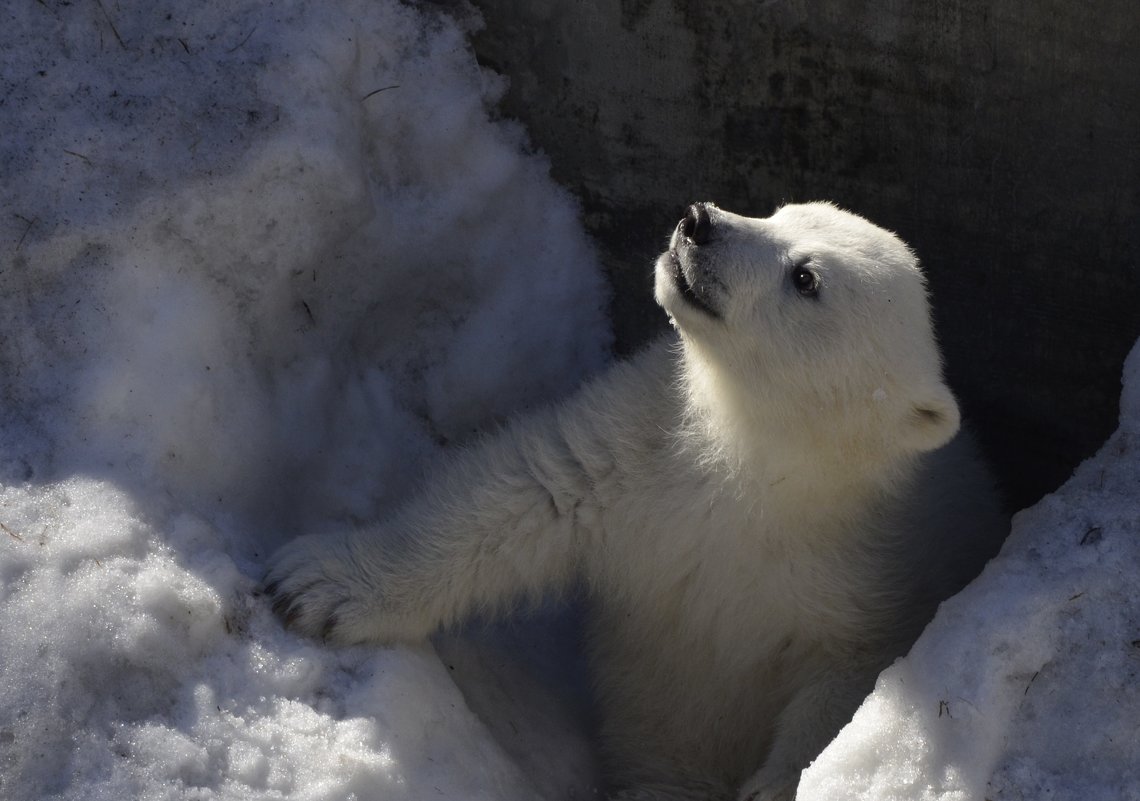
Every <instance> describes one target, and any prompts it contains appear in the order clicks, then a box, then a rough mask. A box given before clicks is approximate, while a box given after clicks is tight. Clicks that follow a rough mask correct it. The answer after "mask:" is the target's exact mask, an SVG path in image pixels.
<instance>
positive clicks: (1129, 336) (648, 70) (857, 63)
mask: <svg viewBox="0 0 1140 801" xmlns="http://www.w3.org/2000/svg"><path fill="white" fill-rule="evenodd" d="M475 4H476V5H477V6H478V7H479V9H480V11H481V12H482V14H483V17H484V19H485V21H486V27H485V28H484V30H483V31H482V32H481V33H479V34H478V35H477V36H476V37H475V48H476V52H477V53H478V55H479V57H480V59H481V60H482V61H483V63H485V64H487V65H488V66H490V67H492V68H494V69H495V70H497V71H498V72H500V73H502V74H504V75H506V76H508V77H509V78H510V80H511V88H510V90H509V92H508V94H507V96H506V98H505V100H504V104H503V113H504V114H505V115H506V116H510V117H516V118H518V119H520V120H522V121H523V122H524V123H525V124H526V126H527V127H528V129H529V130H530V133H531V136H532V139H533V141H534V142H535V144H536V145H537V146H538V147H540V148H541V149H543V150H545V151H546V152H547V153H548V154H549V156H550V158H551V161H552V163H553V170H554V175H555V177H556V178H557V179H558V180H559V181H560V182H561V183H562V184H563V185H565V186H567V187H569V188H570V189H571V190H572V191H574V192H575V193H576V194H577V195H578V196H579V197H580V198H581V200H582V204H583V209H584V213H585V219H586V223H587V226H588V227H589V229H590V230H591V231H592V233H593V234H594V235H595V237H596V238H597V240H598V241H599V243H600V244H601V246H602V248H603V256H604V258H605V261H606V264H607V268H608V270H609V272H610V276H611V278H612V281H613V285H614V287H615V300H614V321H615V329H616V331H615V332H616V335H617V338H618V347H619V350H620V351H621V352H629V351H631V350H634V349H636V348H637V347H638V346H639V345H641V344H642V343H644V342H645V341H646V339H648V338H649V337H651V336H653V335H654V334H655V333H657V332H658V331H660V330H662V329H663V327H664V325H665V320H664V317H663V315H661V313H660V312H659V311H658V310H657V309H656V308H655V306H654V305H653V302H652V297H651V289H650V287H651V281H650V272H651V265H652V259H653V257H654V256H655V254H656V253H657V252H658V251H659V250H660V249H661V247H662V245H663V243H664V242H665V239H666V236H667V234H668V233H669V231H670V230H671V228H672V226H673V224H674V223H675V221H676V219H677V218H678V217H679V215H680V213H681V210H682V209H683V207H684V206H685V205H686V204H687V203H689V202H691V201H693V200H706V199H707V200H712V201H714V202H716V203H717V204H719V205H721V206H724V207H725V208H728V209H731V210H733V211H737V212H741V213H746V214H754V215H767V214H768V213H770V212H771V211H772V210H773V208H774V207H775V206H776V205H777V204H779V203H782V202H793V201H801V200H810V199H830V200H834V201H835V202H837V203H839V204H840V205H842V206H844V207H847V208H850V209H851V210H853V211H856V212H859V213H861V214H863V215H865V216H867V217H869V218H870V219H872V220H873V221H875V222H877V223H879V224H881V225H883V226H885V227H887V228H891V229H893V230H895V231H897V232H898V233H899V234H900V235H901V236H902V237H903V238H904V239H906V240H907V241H908V242H910V243H911V244H912V246H913V247H914V248H915V249H916V250H917V251H918V254H919V256H920V258H921V259H922V261H923V263H924V264H925V266H926V269H927V273H928V275H929V277H930V284H931V288H932V290H933V293H934V304H935V309H936V315H937V320H938V330H939V334H940V338H941V340H942V343H943V347H944V350H945V353H946V358H947V369H948V373H949V376H950V379H951V382H952V384H953V386H954V387H955V389H956V391H957V392H958V394H959V396H960V398H961V399H962V401H963V405H964V407H965V410H966V413H967V416H968V418H969V419H970V420H971V421H972V424H973V427H974V428H975V430H976V431H977V432H978V433H979V434H980V436H981V439H982V441H983V444H984V446H985V447H986V450H987V452H988V453H989V454H990V457H991V459H992V460H993V461H994V463H995V464H996V465H997V467H998V469H999V471H1000V473H1001V476H1002V479H1003V483H1004V484H1005V487H1006V490H1007V495H1008V496H1009V500H1010V502H1011V504H1012V505H1014V506H1021V505H1024V504H1026V503H1029V502H1031V501H1033V500H1034V499H1035V498H1036V497H1037V496H1039V495H1040V494H1041V493H1043V492H1045V491H1047V490H1049V489H1051V488H1053V487H1055V486H1056V485H1057V484H1058V483H1059V482H1060V481H1061V480H1063V478H1064V477H1065V476H1066V475H1068V473H1069V472H1070V471H1071V469H1072V468H1073V466H1074V465H1075V463H1076V462H1077V461H1078V460H1079V459H1080V458H1081V457H1083V456H1085V455H1088V454H1089V453H1091V452H1092V451H1093V450H1094V449H1095V448H1096V446H1098V445H1099V444H1100V443H1101V441H1102V440H1103V439H1104V438H1105V436H1107V434H1108V433H1110V432H1111V431H1112V430H1113V429H1114V428H1115V422H1116V404H1117V399H1118V395H1119V391H1120V384H1119V378H1120V368H1121V364H1122V362H1123V358H1124V356H1125V355H1126V354H1127V352H1128V349H1129V347H1130V346H1131V344H1132V343H1133V342H1134V341H1135V340H1136V338H1137V336H1138V335H1140V264H1138V260H1140V255H1138V252H1140V248H1138V245H1140V3H1137V2H1135V0H1103V1H1102V2H1100V3H1096V4H1088V3H1083V2H1076V0H1056V1H1055V2H1044V1H1043V0H1036V2H1034V1H1033V0H1031V2H1013V1H1012V0H998V2H982V1H981V0H959V1H958V2H943V1H941V0H931V1H930V2H922V3H916V2H903V0H886V1H885V2H876V3H872V2H860V1H859V0H817V1H815V2H808V0H788V1H787V2H782V1H781V0H770V1H769V2H764V1H763V0H753V1H751V2H749V1H748V0H623V1H622V2H619V1H618V0H475Z"/></svg>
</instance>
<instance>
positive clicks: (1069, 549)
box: [797, 343, 1140, 801]
mask: <svg viewBox="0 0 1140 801" xmlns="http://www.w3.org/2000/svg"><path fill="white" fill-rule="evenodd" d="M1120 407H1121V408H1120V428H1119V430H1118V431H1117V432H1116V433H1115V434H1114V435H1113V436H1112V437H1111V438H1110V439H1109V440H1108V442H1107V443H1105V445H1104V446H1103V447H1102V448H1101V450H1100V452H1099V453H1097V455H1096V456H1095V457H1093V458H1091V459H1089V460H1088V461H1086V462H1085V463H1084V464H1082V465H1081V466H1080V468H1078V470H1077V471H1076V473H1075V474H1074V475H1073V477H1072V478H1071V479H1070V480H1069V481H1068V482H1067V483H1066V484H1065V485H1064V486H1063V487H1061V488H1060V489H1059V490H1058V491H1057V492H1056V493H1054V494H1052V495H1049V496H1047V497H1046V498H1044V499H1043V500H1042V501H1041V502H1040V503H1038V504H1037V505H1036V506H1034V507H1033V508H1031V509H1028V510H1026V511H1024V512H1022V513H1020V514H1019V515H1017V517H1016V518H1015V519H1014V525H1013V531H1012V534H1011V535H1010V538H1009V540H1008V541H1007V542H1006V544H1005V547H1004V549H1003V550H1002V552H1001V554H1000V556H998V558H997V559H995V560H994V561H993V562H992V563H991V564H990V565H989V566H988V567H987V568H986V570H985V571H984V573H983V574H982V576H981V577H980V578H979V579H978V580H976V581H975V582H974V583H973V584H971V585H970V586H969V587H967V588H966V590H965V591H964V592H962V593H961V594H959V595H958V596H956V597H954V598H952V599H951V600H949V601H947V602H946V603H945V604H943V605H942V608H941V609H940V610H939V612H938V615H937V617H936V618H935V620H934V622H933V623H932V624H931V625H930V627H929V628H928V629H927V630H926V632H925V633H924V634H923V635H922V637H921V638H920V639H919V640H918V642H917V643H916V645H915V646H914V648H913V650H912V651H911V653H910V654H909V655H908V656H907V657H906V658H905V659H902V660H900V661H899V662H898V663H896V664H895V665H894V666H893V667H891V668H890V669H889V670H887V671H885V672H884V673H883V675H882V676H881V677H880V678H879V682H878V686H877V687H876V689H875V692H874V694H872V695H871V696H870V698H868V699H867V701H866V702H865V703H864V704H863V706H862V708H861V709H860V710H859V712H858V713H857V714H856V715H855V718H854V720H853V721H852V722H851V724H850V725H849V726H847V728H845V729H844V730H843V731H842V732H841V733H840V735H839V737H838V738H837V739H836V740H835V742H834V743H832V744H831V746H829V747H828V749H827V750H826V751H824V752H823V754H822V755H821V756H820V757H819V758H818V759H817V760H816V761H815V763H814V764H813V765H812V766H811V767H810V768H809V769H808V770H806V771H805V772H804V775H803V779H802V781H801V784H800V787H799V793H798V795H797V798H798V799H800V801H805V800H806V799H812V800H814V799H828V801H835V800H836V799H868V801H869V800H870V799H874V800H875V801H888V799H890V800H893V799H900V801H901V799H907V800H908V801H918V799H923V800H924V801H925V800H926V799H939V800H940V801H980V800H981V799H992V801H1000V800H1001V799H1027V800H1028V799H1034V800H1036V799H1047V798H1057V799H1062V798H1074V799H1075V798H1080V799H1084V801H1119V800H1120V799H1136V798H1140V682H1138V681H1137V674H1138V673H1140V595H1138V594H1137V591H1136V587H1137V579H1138V577H1140V343H1138V344H1137V346H1136V347H1134V348H1133V351H1132V354H1131V355H1130V356H1129V358H1128V361H1127V362H1126V364H1125V369H1124V392H1123V395H1122V397H1121V404H1120Z"/></svg>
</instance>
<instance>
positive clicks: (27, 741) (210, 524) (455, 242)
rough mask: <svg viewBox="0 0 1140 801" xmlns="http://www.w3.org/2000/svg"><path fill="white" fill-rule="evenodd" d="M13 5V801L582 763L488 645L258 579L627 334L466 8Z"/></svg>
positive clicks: (4, 759) (5, 614) (518, 783)
mask: <svg viewBox="0 0 1140 801" xmlns="http://www.w3.org/2000/svg"><path fill="white" fill-rule="evenodd" d="M9 6H10V7H9ZM9 6H6V7H5V8H4V10H3V11H2V12H0V75H2V80H3V83H4V87H3V92H0V97H2V98H3V99H2V100H0V116H2V119H3V122H4V136H3V137H0V165H2V166H0V175H2V177H3V180H2V181H0V199H2V205H3V208H4V209H5V214H4V215H3V216H2V217H0V252H3V256H2V257H0V259H2V263H3V269H2V270H0V296H2V297H3V298H4V302H3V304H0V393H2V397H3V402H2V404H0V526H2V528H0V612H2V614H0V653H2V654H3V658H2V659H0V798H5V799H38V798H60V799H103V798H106V799H124V798H147V799H150V798H155V799H159V798H163V799H165V798H172V799H174V798H179V799H182V798H194V799H209V798H225V799H247V798H248V799H253V798H258V799H261V798H298V799H326V798H327V799H345V798H351V797H361V798H391V799H400V798H408V799H422V798H429V797H431V798H435V797H439V798H487V799H511V798H520V799H522V798H526V799H531V798H534V797H536V796H537V795H539V793H540V792H541V793H542V794H545V795H548V796H550V795H555V794H561V793H562V791H563V790H565V788H566V787H567V786H569V785H570V784H572V783H573V782H574V781H577V782H580V783H583V782H584V783H586V784H588V783H589V781H590V776H589V775H588V771H583V770H579V768H581V763H580V761H576V757H575V754H578V753H585V747H584V745H583V744H582V742H581V737H580V735H578V734H577V730H576V729H575V728H574V721H573V720H572V716H571V715H567V714H557V713H558V710H560V709H561V708H562V707H561V706H560V704H564V701H563V700H562V699H561V698H559V697H558V696H557V695H556V694H552V693H550V692H547V691H545V690H544V689H543V688H541V687H538V686H537V684H538V683H537V682H535V681H534V680H533V679H530V681H531V685H535V686H533V687H531V689H527V687H528V685H527V684H526V681H528V678H527V673H526V671H525V669H524V666H519V665H516V664H514V663H512V662H511V661H510V660H504V658H501V657H500V656H496V651H495V650H494V648H493V647H492V646H491V645H488V646H485V647H483V649H482V650H478V649H472V648H467V647H464V645H463V644H462V643H458V644H456V643H454V642H452V643H448V642H446V641H444V642H441V643H440V644H439V648H440V649H441V652H442V653H445V654H446V655H447V656H448V659H449V662H450V664H451V668H450V669H449V667H448V666H447V665H445V664H444V663H443V662H442V661H441V660H440V658H439V656H438V655H437V653H436V651H435V649H434V647H433V646H431V645H428V644H425V645H423V646H420V647H418V648H416V647H406V648H398V649H374V648H373V649H369V648H357V649H345V650H333V649H329V648H326V647H323V646H321V645H320V644H318V643H314V642H310V641H306V640H303V639H299V638H297V637H296V636H293V635H292V634H288V633H286V632H285V631H284V630H283V629H282V628H281V626H280V624H279V622H278V621H277V620H276V619H274V618H273V616H272V615H271V614H270V613H269V610H268V608H267V604H266V603H265V602H264V599H261V598H258V597H255V595H254V593H253V591H254V589H255V587H256V583H257V580H258V578H259V577H260V573H261V569H262V563H263V560H264V557H265V555H266V554H267V553H268V552H269V551H270V550H272V549H273V548H275V547H276V546H277V545H279V544H280V543H281V542H283V541H284V540H285V539H287V538H288V537H290V536H293V535H295V534H297V533H300V532H302V531H310V530H321V529H322V528H332V527H336V526H344V525H353V524H354V523H356V522H358V521H361V520H366V519H372V518H375V517H377V516H379V515H381V514H383V513H384V511H385V510H387V509H390V508H391V506H392V505H393V504H394V503H395V502H397V501H398V500H399V499H400V498H401V497H403V496H404V495H406V494H407V492H408V491H409V490H410V488H411V487H413V486H414V485H415V483H416V482H417V481H418V480H419V477H420V475H421V474H422V473H423V472H424V471H425V470H426V469H427V466H428V465H429V464H430V462H431V460H432V459H433V458H434V457H435V456H437V455H438V453H439V452H441V450H442V449H443V448H445V447H446V446H447V445H450V444H453V443H456V442H461V441H463V440H464V439H466V438H468V437H470V436H471V434H472V433H473V432H474V431H475V430H477V429H481V428H484V427H486V426H487V425H489V424H493V423H494V421H496V420H499V419H502V418H503V417H505V416H506V415H508V414H509V413H511V412H512V411H515V410H518V409H521V408H525V407H527V406H529V405H532V404H535V403H537V402H540V401H543V400H545V399H548V398H551V397H555V396H558V395H561V394H564V393H566V392H567V391H569V390H571V389H572V388H573V387H574V386H575V385H576V384H577V383H578V382H579V381H580V380H581V379H582V378H583V377H584V376H585V375H587V374H589V373H590V372H592V371H594V370H596V369H598V368H599V367H600V366H601V365H602V364H603V363H604V361H605V359H606V354H607V352H608V324H607V321H606V319H605V316H604V314H603V311H602V309H603V308H604V306H605V292H604V288H603V281H602V279H601V276H600V270H599V267H598V261H597V258H596V255H595V254H594V252H593V250H592V247H591V245H590V243H589V241H588V239H587V237H586V236H585V234H584V233H583V231H582V229H581V225H580V223H579V222H578V219H577V217H578V210H577V207H576V206H575V204H574V202H573V201H572V200H571V199H570V198H569V197H568V196H567V195H566V194H565V193H564V192H563V191H561V190H560V189H558V188H557V187H556V186H555V185H554V184H553V182H552V181H551V180H550V178H549V177H548V167H547V164H546V163H545V161H544V160H543V159H542V158H541V157H539V156H537V155H535V154H534V153H533V151H532V150H531V149H530V148H529V146H528V144H527V142H526V138H525V135H524V132H523V131H522V130H521V129H520V128H519V127H518V126H517V125H514V124H510V123H507V122H504V121H500V120H496V119H495V118H494V113H493V108H494V105H495V102H496V100H497V98H498V96H499V94H500V93H501V92H502V90H503V89H504V83H503V81H502V80H501V79H500V78H498V77H497V76H495V75H493V74H491V73H489V72H487V71H484V70H482V69H480V68H479V66H478V65H477V64H476V63H475V59H474V56H473V54H472V52H471V50H470V48H469V47H468V45H467V43H466V35H467V34H468V33H469V32H470V30H471V29H472V27H473V26H474V25H476V24H477V19H476V18H475V17H474V15H473V14H472V13H470V12H467V13H460V14H459V17H458V18H452V17H449V16H446V15H444V14H442V13H440V12H431V11H417V10H415V9H413V8H411V7H409V6H405V5H402V4H400V3H397V2H392V1H389V2H367V1H366V0H359V1H357V0H343V1H342V2H337V3H335V4H334V3H307V2H274V3H262V2H240V3H234V2H230V3H213V4H200V3H193V4H185V3H176V2H173V1H172V0H160V1H159V2H150V1H148V2H141V1H140V2H129V1H127V0H123V1H122V2H112V1H111V0H103V1H102V2H95V3H82V4H78V3H77V4H71V3H66V2H51V1H50V0H49V1H48V2H44V3H27V4H9ZM512 671H513V672H512ZM502 676H512V677H513V678H512V682H513V685H512V686H513V689H514V692H513V693H512V695H511V699H507V700H503V701H502V702H501V703H498V704H496V709H497V710H498V714H497V715H494V714H487V715H484V719H481V718H480V717H477V716H476V715H475V714H474V713H473V712H472V711H471V708H486V707H487V706H488V702H487V700H486V699H487V698H491V699H494V698H496V697H498V696H497V695H496V694H497V693H498V694H499V696H501V695H502V691H501V688H499V687H497V686H496V682H497V681H500V680H501V677H502ZM457 682H459V684H463V683H464V682H466V685H467V686H465V687H464V692H461V691H460V689H458V687H457ZM544 692H546V694H545V695H544ZM511 703H514V704H515V705H516V706H518V707H524V706H525V707H529V708H531V709H534V710H535V711H534V712H533V713H532V714H531V718H533V719H534V720H531V721H528V722H527V723H526V724H525V725H524V724H519V725H515V723H514V721H513V719H512V716H514V715H515V712H516V711H517V710H516V709H514V708H512V707H511ZM540 713H541V714H540ZM512 726H513V727H514V729H517V730H519V731H521V732H523V733H525V734H526V735H527V736H529V737H530V738H531V742H532V744H533V747H532V748H530V749H529V751H530V752H531V757H530V758H529V760H528V759H520V758H517V757H515V756H512V755H511V751H512V749H514V751H516V752H517V751H518V750H519V749H518V744H517V743H511V742H508V741H507V740H508V739H509V738H507V737H506V736H505V735H504V734H503V731H505V730H511V731H513V730H514V729H512ZM520 736H521V735H520ZM501 743H503V744H501ZM553 754H557V758H556V757H555V756H553ZM544 762H545V764H546V765H550V764H554V763H555V762H558V764H559V765H561V766H563V767H558V768H546V769H544V770H543V771H541V772H537V771H535V770H533V769H532V770H530V773H527V771H526V770H524V768H527V767H528V766H531V765H532V764H542V763H544ZM520 766H522V767H520ZM575 771H577V772H575Z"/></svg>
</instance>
